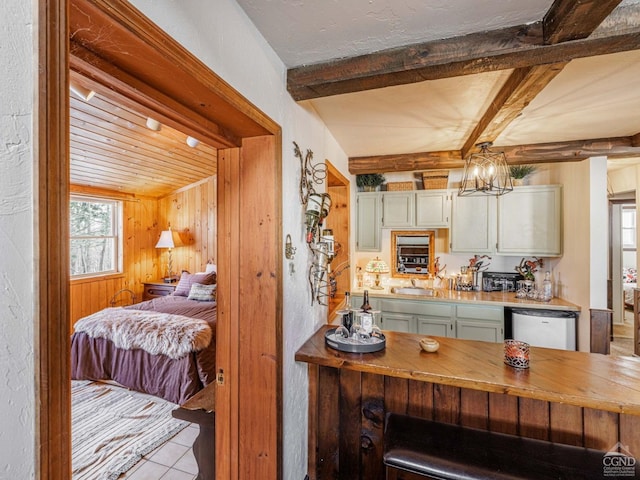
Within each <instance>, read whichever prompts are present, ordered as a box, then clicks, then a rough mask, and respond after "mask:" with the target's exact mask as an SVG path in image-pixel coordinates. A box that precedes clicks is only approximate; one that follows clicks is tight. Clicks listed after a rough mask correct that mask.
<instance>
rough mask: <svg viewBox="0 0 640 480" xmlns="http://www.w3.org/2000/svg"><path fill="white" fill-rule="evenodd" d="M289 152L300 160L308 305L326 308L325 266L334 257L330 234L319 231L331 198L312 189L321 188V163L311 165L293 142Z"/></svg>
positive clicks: (328, 290) (324, 174) (328, 292)
mask: <svg viewBox="0 0 640 480" xmlns="http://www.w3.org/2000/svg"><path fill="white" fill-rule="evenodd" d="M293 147H294V148H293V152H294V154H295V156H296V158H298V159H299V161H300V184H299V195H300V203H302V206H303V207H304V216H305V229H306V233H305V240H306V242H307V245H308V247H309V251H310V252H311V266H310V267H309V277H308V278H309V286H310V288H311V305H313V304H314V303H315V302H318V304H320V305H325V306H326V305H328V304H329V302H328V298H329V297H330V295H331V278H330V276H329V271H330V270H329V264H330V263H331V261H332V260H333V259H334V258H335V242H334V240H333V232H332V231H331V230H329V229H323V228H322V224H323V222H324V219H325V218H327V216H328V215H329V211H330V210H331V196H330V195H329V194H328V193H316V191H315V186H316V185H322V184H323V183H324V180H325V179H326V177H327V168H326V165H325V164H324V163H315V164H314V163H313V152H312V151H311V150H309V149H307V151H306V154H305V155H304V156H303V155H302V150H300V147H299V146H298V144H297V143H296V142H293Z"/></svg>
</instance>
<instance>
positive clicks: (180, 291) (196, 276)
mask: <svg viewBox="0 0 640 480" xmlns="http://www.w3.org/2000/svg"><path fill="white" fill-rule="evenodd" d="M194 283H199V284H201V285H213V284H215V283H216V274H215V273H188V272H182V275H181V276H180V281H179V282H178V285H177V286H176V290H175V292H173V294H174V295H177V296H180V297H188V296H189V292H190V291H191V285H193V284H194Z"/></svg>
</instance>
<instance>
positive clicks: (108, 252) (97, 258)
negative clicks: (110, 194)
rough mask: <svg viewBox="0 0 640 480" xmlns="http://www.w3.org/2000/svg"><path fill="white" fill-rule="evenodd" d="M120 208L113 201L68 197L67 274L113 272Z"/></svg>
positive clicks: (118, 267) (116, 267)
mask: <svg viewBox="0 0 640 480" xmlns="http://www.w3.org/2000/svg"><path fill="white" fill-rule="evenodd" d="M121 210H122V203H121V202H119V201H117V200H108V199H99V198H88V197H77V196H72V197H71V203H70V215H69V218H70V222H71V225H70V228H69V231H70V240H71V241H70V243H71V249H70V250H71V251H70V261H71V276H72V277H79V276H92V275H105V274H109V273H117V272H119V271H120V270H121V261H120V251H121V240H120V231H121V217H122V215H121Z"/></svg>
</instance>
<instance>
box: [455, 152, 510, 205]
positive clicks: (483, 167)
mask: <svg viewBox="0 0 640 480" xmlns="http://www.w3.org/2000/svg"><path fill="white" fill-rule="evenodd" d="M491 145H492V143H491V142H483V143H479V144H478V145H476V146H477V147H480V152H478V153H472V154H471V155H469V158H467V160H466V162H465V164H464V173H463V175H462V182H460V189H459V190H458V195H459V196H461V197H462V196H469V195H495V196H498V195H504V194H505V193H508V192H511V191H513V183H512V182H511V173H510V172H509V165H507V158H506V157H505V154H504V152H491V151H490V150H489V148H490V147H491Z"/></svg>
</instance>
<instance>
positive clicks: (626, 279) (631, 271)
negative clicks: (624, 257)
mask: <svg viewBox="0 0 640 480" xmlns="http://www.w3.org/2000/svg"><path fill="white" fill-rule="evenodd" d="M637 278H638V272H637V270H636V269H635V268H627V267H624V268H623V269H622V291H623V295H624V306H625V308H633V290H634V289H635V288H637V287H638V283H637V282H638V280H637Z"/></svg>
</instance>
